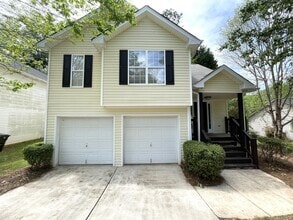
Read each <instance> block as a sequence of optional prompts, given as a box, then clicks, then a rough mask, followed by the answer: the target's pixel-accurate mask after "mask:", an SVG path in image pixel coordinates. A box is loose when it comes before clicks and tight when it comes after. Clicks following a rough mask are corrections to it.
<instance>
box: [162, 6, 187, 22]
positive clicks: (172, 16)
mask: <svg viewBox="0 0 293 220" xmlns="http://www.w3.org/2000/svg"><path fill="white" fill-rule="evenodd" d="M162 14H163V16H164V17H166V18H168V19H169V20H170V21H173V22H174V23H175V24H179V23H180V20H181V18H182V16H183V14H182V13H178V12H177V11H176V10H174V9H173V8H170V9H165V10H164V11H163V13H162Z"/></svg>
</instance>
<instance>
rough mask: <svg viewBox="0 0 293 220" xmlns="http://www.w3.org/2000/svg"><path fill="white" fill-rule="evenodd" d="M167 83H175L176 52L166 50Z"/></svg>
mask: <svg viewBox="0 0 293 220" xmlns="http://www.w3.org/2000/svg"><path fill="white" fill-rule="evenodd" d="M166 85H174V52H173V50H166Z"/></svg>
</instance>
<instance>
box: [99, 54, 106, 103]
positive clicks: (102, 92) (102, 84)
mask: <svg viewBox="0 0 293 220" xmlns="http://www.w3.org/2000/svg"><path fill="white" fill-rule="evenodd" d="M104 50H105V49H104V48H102V53H101V103H100V104H101V106H103V104H104V103H103V102H104Z"/></svg>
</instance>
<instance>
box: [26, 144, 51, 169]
mask: <svg viewBox="0 0 293 220" xmlns="http://www.w3.org/2000/svg"><path fill="white" fill-rule="evenodd" d="M23 155H24V159H25V160H26V161H27V162H28V163H29V164H30V165H31V166H32V169H40V168H44V167H50V166H51V160H52V155H53V145H52V144H43V143H35V144H32V145H28V146H26V147H25V148H24V149H23Z"/></svg>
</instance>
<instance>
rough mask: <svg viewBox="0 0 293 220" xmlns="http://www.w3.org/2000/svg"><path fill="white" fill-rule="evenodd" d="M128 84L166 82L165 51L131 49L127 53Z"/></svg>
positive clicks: (163, 83) (157, 83)
mask: <svg viewBox="0 0 293 220" xmlns="http://www.w3.org/2000/svg"><path fill="white" fill-rule="evenodd" d="M128 58H129V59H128V68H129V69H128V76H129V79H128V82H129V84H153V85H165V84H166V69H165V51H147V50H146V51H145V50H141V51H133V50H130V51H129V54H128Z"/></svg>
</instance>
